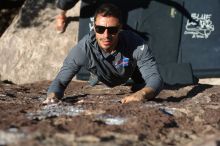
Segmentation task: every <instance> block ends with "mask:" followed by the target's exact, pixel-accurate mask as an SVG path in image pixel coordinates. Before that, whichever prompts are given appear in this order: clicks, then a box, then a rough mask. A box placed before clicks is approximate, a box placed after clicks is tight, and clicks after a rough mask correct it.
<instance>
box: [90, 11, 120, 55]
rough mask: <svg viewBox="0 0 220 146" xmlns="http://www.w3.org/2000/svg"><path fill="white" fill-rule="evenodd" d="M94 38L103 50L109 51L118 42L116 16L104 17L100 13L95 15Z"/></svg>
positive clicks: (118, 25) (118, 27)
mask: <svg viewBox="0 0 220 146" xmlns="http://www.w3.org/2000/svg"><path fill="white" fill-rule="evenodd" d="M94 27H95V29H94V30H95V33H96V40H97V42H98V44H99V46H100V47H101V48H102V49H103V50H104V51H105V52H109V53H110V52H111V51H112V50H113V49H114V47H115V46H116V45H117V42H118V33H119V29H120V22H119V19H118V18H115V17H113V16H108V17H104V16H102V15H101V14H99V15H97V17H96V21H95V24H94Z"/></svg>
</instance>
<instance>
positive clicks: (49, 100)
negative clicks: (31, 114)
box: [43, 92, 59, 104]
mask: <svg viewBox="0 0 220 146" xmlns="http://www.w3.org/2000/svg"><path fill="white" fill-rule="evenodd" d="M58 101H59V100H58V97H57V96H56V93H54V92H52V93H50V94H48V96H47V99H46V100H45V101H43V104H50V103H57V102H58Z"/></svg>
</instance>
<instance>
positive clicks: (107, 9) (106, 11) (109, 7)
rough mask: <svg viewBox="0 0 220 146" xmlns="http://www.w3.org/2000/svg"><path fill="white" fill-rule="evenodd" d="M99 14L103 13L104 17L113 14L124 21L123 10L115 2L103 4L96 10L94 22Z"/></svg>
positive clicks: (120, 20)
mask: <svg viewBox="0 0 220 146" xmlns="http://www.w3.org/2000/svg"><path fill="white" fill-rule="evenodd" d="M99 14H101V15H102V16H104V17H107V16H113V17H115V18H118V19H119V22H120V23H122V16H121V11H120V9H119V8H118V7H117V6H115V5H113V4H109V3H106V4H103V5H101V6H100V7H99V8H98V9H97V10H96V12H95V15H94V22H95V21H96V18H97V16H98V15H99Z"/></svg>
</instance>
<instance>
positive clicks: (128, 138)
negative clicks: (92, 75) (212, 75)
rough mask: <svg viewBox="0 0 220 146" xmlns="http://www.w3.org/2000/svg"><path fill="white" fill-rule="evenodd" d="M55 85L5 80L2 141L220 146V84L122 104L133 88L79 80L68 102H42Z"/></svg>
mask: <svg viewBox="0 0 220 146" xmlns="http://www.w3.org/2000/svg"><path fill="white" fill-rule="evenodd" d="M49 83H50V82H48V81H43V82H37V83H32V84H24V85H14V84H8V83H0V117H1V120H0V145H7V146H14V145H16V146H24V145H35V146H42V145H44V146H54V145H56V146H66V145H68V146H79V145H80V146H121V145H126V146H171V145H172V146H219V143H220V86H219V85H208V84H198V85H192V86H185V87H181V88H179V87H173V88H165V89H164V90H163V91H162V92H161V93H160V94H159V95H158V96H157V97H156V99H154V100H151V101H147V102H144V103H137V102H136V103H135V102H134V103H129V104H121V103H120V102H119V101H120V99H122V98H123V97H124V96H126V95H129V94H131V93H130V92H131V91H130V87H129V86H117V87H115V88H108V87H106V86H104V85H102V84H100V85H98V86H94V87H91V86H88V85H87V83H85V82H75V81H73V82H71V83H70V85H69V86H68V88H67V90H66V92H65V97H64V98H63V100H62V102H60V103H58V104H51V105H42V101H43V100H44V99H45V97H46V91H47V88H48V85H49ZM11 139H13V141H11Z"/></svg>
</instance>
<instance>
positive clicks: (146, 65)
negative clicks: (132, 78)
mask: <svg viewBox="0 0 220 146" xmlns="http://www.w3.org/2000/svg"><path fill="white" fill-rule="evenodd" d="M133 56H134V58H135V59H137V66H138V68H139V70H140V72H141V75H142V78H143V79H144V81H145V84H146V87H151V88H153V89H154V90H155V91H156V93H159V92H160V91H161V89H162V87H163V80H162V77H161V75H160V73H159V70H158V67H157V63H156V61H155V58H154V57H153V56H152V53H151V50H150V49H149V48H148V45H147V44H146V43H145V42H144V41H143V43H141V44H140V45H138V46H137V48H136V49H135V51H134V54H133Z"/></svg>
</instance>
